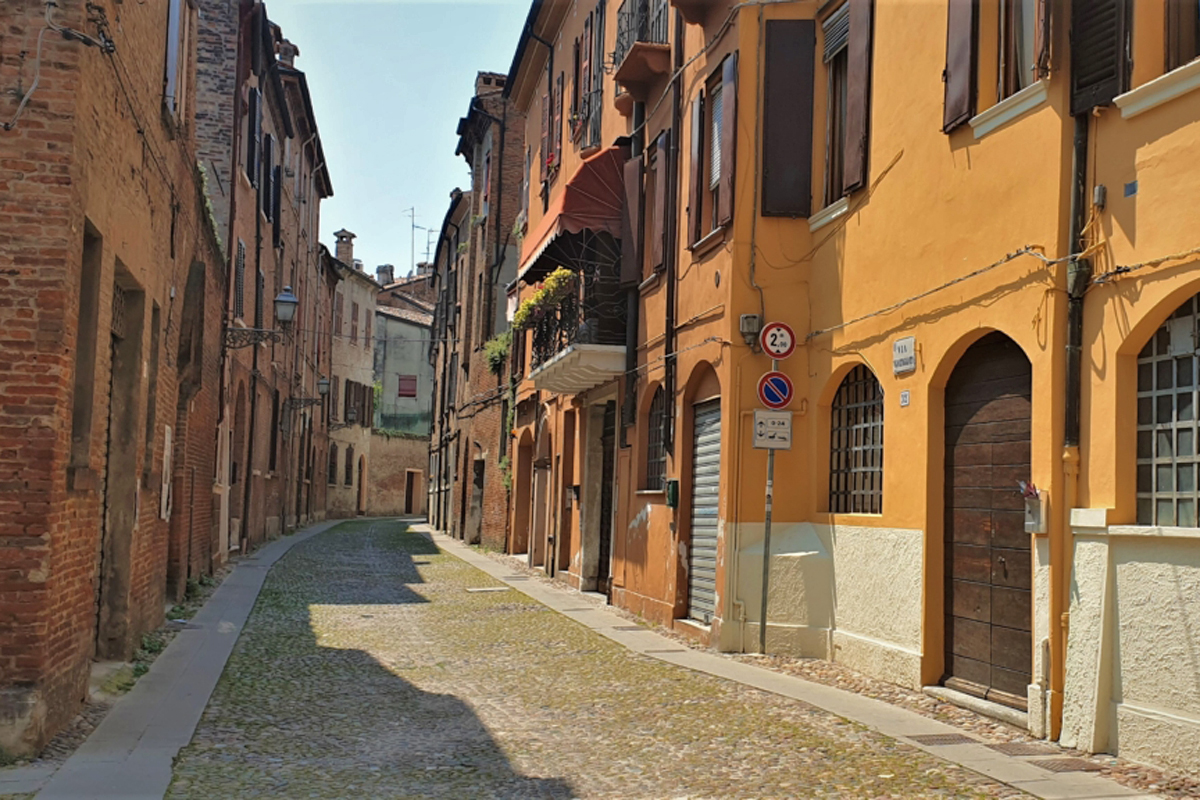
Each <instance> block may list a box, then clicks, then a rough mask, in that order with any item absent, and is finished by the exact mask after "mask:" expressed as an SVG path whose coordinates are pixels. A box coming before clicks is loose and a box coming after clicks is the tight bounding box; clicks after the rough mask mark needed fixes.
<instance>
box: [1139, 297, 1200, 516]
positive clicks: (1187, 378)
mask: <svg viewBox="0 0 1200 800" xmlns="http://www.w3.org/2000/svg"><path fill="white" fill-rule="evenodd" d="M1198 308H1200V296H1197V297H1193V298H1192V299H1190V300H1188V301H1187V302H1186V303H1184V304H1183V305H1182V306H1180V307H1179V308H1178V309H1176V310H1175V313H1174V314H1172V315H1171V318H1170V319H1168V320H1167V321H1166V322H1164V323H1163V324H1162V327H1160V328H1159V329H1158V331H1157V332H1156V333H1155V334H1154V336H1153V337H1151V339H1150V341H1149V342H1148V343H1147V344H1146V346H1145V347H1144V348H1142V352H1141V354H1140V355H1139V356H1138V381H1137V521H1138V524H1139V525H1177V526H1179V527H1183V528H1195V527H1197V522H1196V516H1197V514H1196V505H1197V502H1200V494H1198V492H1197V474H1196V473H1197V470H1200V455H1197V452H1198V451H1197V441H1196V432H1197V431H1196V387H1197V378H1198V376H1200V373H1198V372H1197V369H1198V368H1200V359H1197V357H1196V319H1197V309H1198Z"/></svg>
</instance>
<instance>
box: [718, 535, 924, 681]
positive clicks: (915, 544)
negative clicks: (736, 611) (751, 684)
mask: <svg viewBox="0 0 1200 800" xmlns="http://www.w3.org/2000/svg"><path fill="white" fill-rule="evenodd" d="M738 533H739V541H741V542H743V548H742V550H741V553H740V558H739V559H738V575H737V581H738V583H737V590H736V596H737V597H738V598H740V599H741V600H742V602H744V603H745V606H746V617H747V620H748V624H747V626H746V632H745V641H743V642H742V645H743V649H746V644H747V642H749V643H750V647H749V649H751V650H753V649H754V644H753V643H754V642H756V641H757V635H758V633H757V631H758V627H757V620H758V619H759V618H760V612H759V606H760V598H761V596H762V539H763V525H762V524H761V523H744V524H741V525H739V526H738ZM923 537H924V533H923V532H922V531H919V530H910V529H904V528H868V527H858V526H842V525H814V524H811V523H807V522H803V523H775V524H773V525H772V527H771V576H770V585H769V587H768V589H769V596H768V598H767V607H768V608H767V610H768V627H767V649H768V650H769V651H772V652H782V653H790V654H794V655H802V656H813V657H817V658H826V659H831V660H833V661H837V662H839V663H842V664H846V665H847V666H849V667H852V668H853V669H857V670H860V671H861V672H863V673H865V674H867V675H871V676H873V677H877V678H881V679H883V680H888V681H892V682H894V683H899V684H903V685H906V686H914V687H915V686H920V657H921V608H922V601H921V576H922V569H923V558H924V546H923Z"/></svg>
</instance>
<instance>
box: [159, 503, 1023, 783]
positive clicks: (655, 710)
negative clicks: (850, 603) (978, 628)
mask: <svg viewBox="0 0 1200 800" xmlns="http://www.w3.org/2000/svg"><path fill="white" fill-rule="evenodd" d="M489 587H496V588H499V587H500V585H499V584H498V583H497V582H496V581H495V580H493V579H492V578H490V577H488V576H487V575H485V574H484V573H482V572H479V571H478V570H476V569H475V568H473V567H471V566H469V565H467V564H465V563H464V562H462V561H460V560H459V559H457V558H455V557H453V556H450V555H447V554H444V553H441V552H440V551H438V550H437V548H436V547H434V546H433V545H432V544H431V543H430V542H429V541H428V539H426V538H425V537H424V536H422V535H419V534H415V533H409V532H406V531H405V528H404V526H403V525H402V524H400V523H393V522H377V521H360V522H351V523H346V524H343V525H340V526H338V527H336V528H334V529H332V530H330V531H329V532H327V533H324V534H321V535H319V536H317V537H315V538H313V539H311V540H309V541H307V542H303V543H301V544H299V545H297V546H296V547H295V548H294V549H293V550H292V551H291V552H290V553H289V554H288V555H287V556H286V557H285V558H284V559H283V560H282V561H281V562H279V564H277V565H276V566H275V567H274V569H273V570H272V572H271V573H270V575H269V576H268V578H267V582H266V585H265V587H264V588H263V591H262V594H261V595H260V596H259V599H258V603H257V605H256V607H255V609H254V612H253V614H252V615H251V617H250V620H249V622H248V624H247V626H246V628H245V630H244V632H243V634H242V636H241V639H240V640H239V642H238V644H237V647H236V649H235V651H234V654H233V656H232V658H231V660H230V662H229V664H228V666H227V668H226V670H225V674H224V676H223V677H222V678H221V681H220V683H219V685H218V687H217V690H216V692H215V694H214V695H213V698H212V701H211V703H210V704H209V707H208V709H207V711H206V712H205V714H204V717H203V719H202V721H201V723H200V726H199V728H198V729H197V731H196V734H195V737H194V739H193V740H192V743H191V744H190V745H189V746H188V747H186V748H185V749H184V750H183V751H182V752H181V753H180V754H179V757H178V759H177V761H176V766H175V776H174V781H173V783H172V785H171V789H170V792H169V793H168V797H172V798H205V800H210V799H211V798H234V797H237V798H242V797H289V798H305V797H321V798H343V797H372V798H375V797H453V798H476V797H513V798H519V797H556V798H557V797H562V798H569V797H647V798H650V797H942V796H953V797H1014V796H1021V795H1020V793H1019V792H1016V791H1014V790H1013V789H1011V788H1010V787H1006V786H1004V785H1002V784H998V783H994V782H991V781H989V780H987V779H985V778H983V777H981V776H978V775H976V774H974V773H971V772H969V771H967V770H965V769H962V768H959V767H957V766H953V765H950V764H947V763H944V762H941V761H939V760H938V759H936V758H934V757H932V756H930V755H928V754H926V753H923V752H921V751H919V750H916V749H914V748H910V747H908V746H906V745H903V744H900V743H898V742H896V741H893V740H891V739H888V738H887V737H884V736H881V735H878V734H876V733H873V732H871V731H869V730H868V729H866V728H865V727H864V726H861V725H858V724H856V723H851V722H847V721H845V720H842V719H839V718H838V717H835V716H833V715H830V714H828V713H825V712H823V711H819V710H817V709H815V708H813V707H811V706H806V705H804V704H803V703H798V702H796V701H794V700H788V699H785V698H781V697H777V696H775V695H772V694H768V693H766V692H760V691H757V690H754V689H749V688H746V687H743V686H741V685H738V684H734V683H730V682H727V681H723V680H720V679H717V678H713V677H710V676H706V675H702V674H698V673H694V672H691V671H688V670H685V669H682V668H679V667H675V666H672V665H669V664H664V663H661V662H657V661H654V660H652V659H650V658H647V657H645V656H641V655H637V654H634V653H630V652H629V651H627V650H625V649H624V648H622V647H621V646H619V645H617V644H615V643H613V642H611V641H609V640H607V639H604V638H603V637H601V636H599V635H598V634H596V633H594V632H592V631H590V630H588V629H586V628H584V627H583V626H581V625H579V624H577V623H575V622H573V621H571V620H569V619H567V618H565V617H563V616H561V615H560V614H557V613H555V612H553V611H551V610H549V609H547V608H545V607H544V606H542V605H540V604H538V603H535V602H534V601H532V600H530V599H529V598H527V597H525V596H524V595H522V594H520V593H518V592H516V591H514V590H511V589H507V588H504V589H503V590H501V591H471V590H472V589H487V588H489Z"/></svg>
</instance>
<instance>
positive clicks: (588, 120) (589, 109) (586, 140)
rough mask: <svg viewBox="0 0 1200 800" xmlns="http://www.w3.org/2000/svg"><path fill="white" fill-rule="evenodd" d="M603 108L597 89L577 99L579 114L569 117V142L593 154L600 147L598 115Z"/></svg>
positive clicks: (585, 153) (586, 152) (599, 92)
mask: <svg viewBox="0 0 1200 800" xmlns="http://www.w3.org/2000/svg"><path fill="white" fill-rule="evenodd" d="M603 108H604V101H603V99H602V93H601V91H600V90H599V89H597V90H595V91H591V92H588V93H586V94H585V95H584V96H583V97H581V98H580V99H579V112H578V113H577V114H575V115H573V116H572V117H571V141H573V142H575V144H577V145H579V147H580V149H582V150H584V151H585V152H584V155H585V156H586V155H588V151H591V152H594V151H595V149H596V148H598V147H599V146H600V113H601V111H602V110H603Z"/></svg>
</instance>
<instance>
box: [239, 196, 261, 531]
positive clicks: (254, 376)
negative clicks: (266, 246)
mask: <svg viewBox="0 0 1200 800" xmlns="http://www.w3.org/2000/svg"><path fill="white" fill-rule="evenodd" d="M259 183H260V184H261V183H262V181H261V179H260V180H259ZM258 191H259V192H261V191H262V187H261V185H260V187H259V189H258ZM255 196H256V197H257V193H256V194H255ZM259 205H260V204H259V203H258V202H257V201H256V202H255V204H254V290H255V291H256V292H257V291H258V273H259V271H261V270H262V211H261V210H260V209H259ZM263 284H264V288H265V285H266V282H265V281H264V282H263ZM255 300H256V301H257V302H259V303H262V304H263V320H264V324H266V323H265V320H266V312H267V306H266V301H265V300H264V299H263V298H259V297H256V298H255ZM253 347H254V358H253V361H252V362H251V364H252V366H251V369H250V424H249V425H248V426H247V428H246V464H245V469H243V470H242V476H243V477H242V480H243V481H244V482H245V485H244V487H243V489H244V491H243V498H242V539H244V540H245V542H246V545H245V546H244V547H242V548H241V552H242V555H245V554H246V551H247V550H248V549H249V546H250V531H249V528H250V508H251V505H252V499H253V498H252V496H251V491H250V487H251V484H253V482H254V433H255V431H256V430H257V425H258V375H259V372H258V348H259V345H257V344H256V345H254V346H253Z"/></svg>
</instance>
